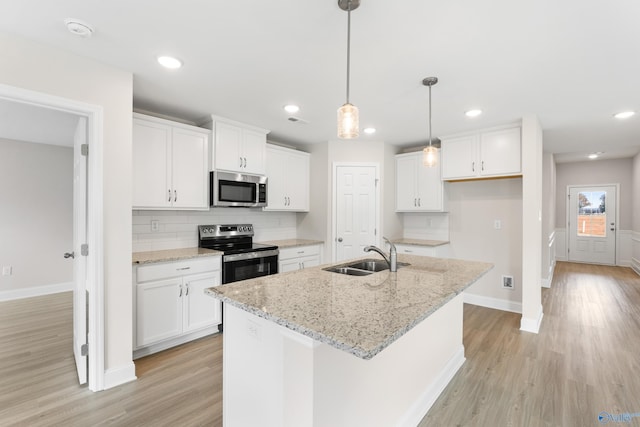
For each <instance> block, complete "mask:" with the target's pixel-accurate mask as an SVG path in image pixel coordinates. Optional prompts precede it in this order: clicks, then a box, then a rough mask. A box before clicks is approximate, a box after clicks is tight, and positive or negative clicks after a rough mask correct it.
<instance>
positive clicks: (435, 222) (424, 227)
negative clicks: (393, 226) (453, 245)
mask: <svg viewBox="0 0 640 427" xmlns="http://www.w3.org/2000/svg"><path fill="white" fill-rule="evenodd" d="M403 228H404V236H403V237H405V238H409V239H425V240H446V241H449V214H448V213H421V212H415V213H414V212H411V213H405V214H404V227H403Z"/></svg>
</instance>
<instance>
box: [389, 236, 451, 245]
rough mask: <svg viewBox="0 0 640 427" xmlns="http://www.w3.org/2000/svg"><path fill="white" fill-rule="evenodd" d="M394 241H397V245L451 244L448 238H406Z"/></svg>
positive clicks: (394, 241) (394, 240)
mask: <svg viewBox="0 0 640 427" xmlns="http://www.w3.org/2000/svg"><path fill="white" fill-rule="evenodd" d="M392 242H393V243H395V244H396V245H412V246H429V247H435V246H442V245H448V244H449V241H448V240H422V239H405V238H402V239H393V240H392Z"/></svg>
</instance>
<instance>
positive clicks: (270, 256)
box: [222, 249, 279, 284]
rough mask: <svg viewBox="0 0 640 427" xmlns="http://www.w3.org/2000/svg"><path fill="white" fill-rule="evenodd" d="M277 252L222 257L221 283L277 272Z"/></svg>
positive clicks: (258, 252)
mask: <svg viewBox="0 0 640 427" xmlns="http://www.w3.org/2000/svg"><path fill="white" fill-rule="evenodd" d="M278 252H279V251H278V250H277V249H275V250H272V251H257V252H247V253H243V254H234V255H225V256H223V257H222V283H223V284H226V283H232V282H237V281H239V280H245V279H253V278H256V277H261V276H268V275H269V274H276V273H277V272H278Z"/></svg>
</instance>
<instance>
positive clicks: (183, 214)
mask: <svg viewBox="0 0 640 427" xmlns="http://www.w3.org/2000/svg"><path fill="white" fill-rule="evenodd" d="M154 220H157V221H158V231H151V221H154ZM296 221H297V220H296V213H295V212H264V211H262V210H260V209H246V208H214V209H211V210H209V211H202V212H200V211H146V210H134V211H133V252H144V251H156V250H162V249H178V248H190V247H196V246H198V225H208V224H253V226H254V232H255V236H254V237H253V240H254V241H255V242H261V241H269V240H279V239H295V238H296V237H297V236H296Z"/></svg>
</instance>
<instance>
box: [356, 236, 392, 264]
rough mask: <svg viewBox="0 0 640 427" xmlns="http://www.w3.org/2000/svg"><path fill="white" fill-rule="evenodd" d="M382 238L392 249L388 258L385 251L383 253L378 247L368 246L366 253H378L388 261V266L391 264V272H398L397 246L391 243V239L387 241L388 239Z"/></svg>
mask: <svg viewBox="0 0 640 427" xmlns="http://www.w3.org/2000/svg"><path fill="white" fill-rule="evenodd" d="M382 238H383V239H384V241H385V242H387V243H388V244H389V246H390V247H391V249H390V250H389V256H387V255H386V254H385V253H384V251H382V249H380V248H378V247H377V246H367V247H365V248H364V251H365V252H370V251H374V252H378V253H379V254H380V255H382V258H384V260H385V261H387V264H389V270H391V271H393V272H395V271H398V252H397V251H396V245H394V244H393V243H391V241H390V240H389V239H387V238H386V237H382Z"/></svg>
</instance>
